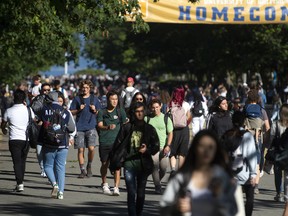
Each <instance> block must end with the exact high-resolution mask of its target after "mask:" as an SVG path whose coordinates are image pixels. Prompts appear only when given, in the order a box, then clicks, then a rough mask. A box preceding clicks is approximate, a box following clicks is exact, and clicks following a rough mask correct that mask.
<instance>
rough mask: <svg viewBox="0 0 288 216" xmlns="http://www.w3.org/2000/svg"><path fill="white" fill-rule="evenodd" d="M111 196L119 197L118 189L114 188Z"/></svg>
mask: <svg viewBox="0 0 288 216" xmlns="http://www.w3.org/2000/svg"><path fill="white" fill-rule="evenodd" d="M113 196H120V191H119V188H118V187H114V190H113Z"/></svg>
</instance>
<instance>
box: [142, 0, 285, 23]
mask: <svg viewBox="0 0 288 216" xmlns="http://www.w3.org/2000/svg"><path fill="white" fill-rule="evenodd" d="M139 2H140V5H141V13H142V15H143V19H144V20H145V21H146V22H160V23H183V24H185V23H186V24H187V23H190V24H192V23H193V24H197V23H207V24H265V23H267V24H268V23H287V22H288V0H200V1H199V2H197V3H189V2H188V0H159V1H158V2H154V1H153V0H139Z"/></svg>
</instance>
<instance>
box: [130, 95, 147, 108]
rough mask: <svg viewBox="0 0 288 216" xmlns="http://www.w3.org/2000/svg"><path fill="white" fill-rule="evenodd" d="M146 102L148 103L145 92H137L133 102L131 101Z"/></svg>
mask: <svg viewBox="0 0 288 216" xmlns="http://www.w3.org/2000/svg"><path fill="white" fill-rule="evenodd" d="M136 102H140V103H144V104H145V105H146V97H145V96H144V94H143V93H141V92H137V93H136V94H134V95H133V98H132V102H131V103H136Z"/></svg>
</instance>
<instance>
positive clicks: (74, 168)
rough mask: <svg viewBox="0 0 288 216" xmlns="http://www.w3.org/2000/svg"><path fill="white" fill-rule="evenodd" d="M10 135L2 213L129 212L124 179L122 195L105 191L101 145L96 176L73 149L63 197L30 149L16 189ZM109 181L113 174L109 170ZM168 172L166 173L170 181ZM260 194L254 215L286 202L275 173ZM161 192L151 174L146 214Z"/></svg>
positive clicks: (0, 184) (0, 181)
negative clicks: (278, 193) (278, 197)
mask: <svg viewBox="0 0 288 216" xmlns="http://www.w3.org/2000/svg"><path fill="white" fill-rule="evenodd" d="M7 139H8V137H7V136H2V134H1V133H0V215H1V216H4V215H40V216H45V215H73V216H74V215H75V216H78V215H127V207H126V196H127V194H126V190H125V182H124V180H123V178H122V180H121V183H120V192H121V195H120V196H119V197H114V196H107V195H103V194H102V190H101V187H100V185H101V179H100V176H99V175H100V171H99V169H100V161H99V157H98V148H97V149H96V154H95V159H94V162H93V167H92V171H93V177H91V178H85V179H78V178H77V176H78V174H79V168H78V162H77V157H76V153H77V152H76V150H74V149H73V148H71V149H70V151H69V155H68V159H67V165H66V188H65V192H64V199H63V200H57V199H52V198H50V193H51V186H50V185H49V183H48V180H47V178H42V177H41V176H40V168H39V165H38V162H37V159H36V153H35V150H34V149H30V152H29V155H28V159H27V164H26V175H25V183H24V185H25V190H24V192H22V193H15V192H13V189H14V187H15V180H14V173H13V164H12V160H11V157H10V152H9V150H8V142H7ZM109 177H110V178H109V180H108V181H109V185H110V186H113V178H112V176H111V175H110V173H109ZM167 177H168V174H167V175H166V176H165V181H164V183H166V181H167ZM259 188H260V194H259V195H255V209H254V214H253V215H254V216H266V215H267V216H268V215H269V216H277V215H281V214H282V212H283V208H284V204H283V203H277V202H275V201H274V200H273V197H274V195H275V192H274V176H273V175H271V176H269V175H267V174H264V176H263V177H262V179H261V182H260V187H259ZM159 200H160V195H156V194H154V185H153V183H152V181H151V177H150V178H149V181H148V184H147V190H146V203H145V207H144V214H143V215H159V212H158V203H159Z"/></svg>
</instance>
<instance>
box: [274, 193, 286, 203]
mask: <svg viewBox="0 0 288 216" xmlns="http://www.w3.org/2000/svg"><path fill="white" fill-rule="evenodd" d="M274 200H275V201H276V202H284V197H281V195H280V194H277V195H276V196H275V197H274Z"/></svg>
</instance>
